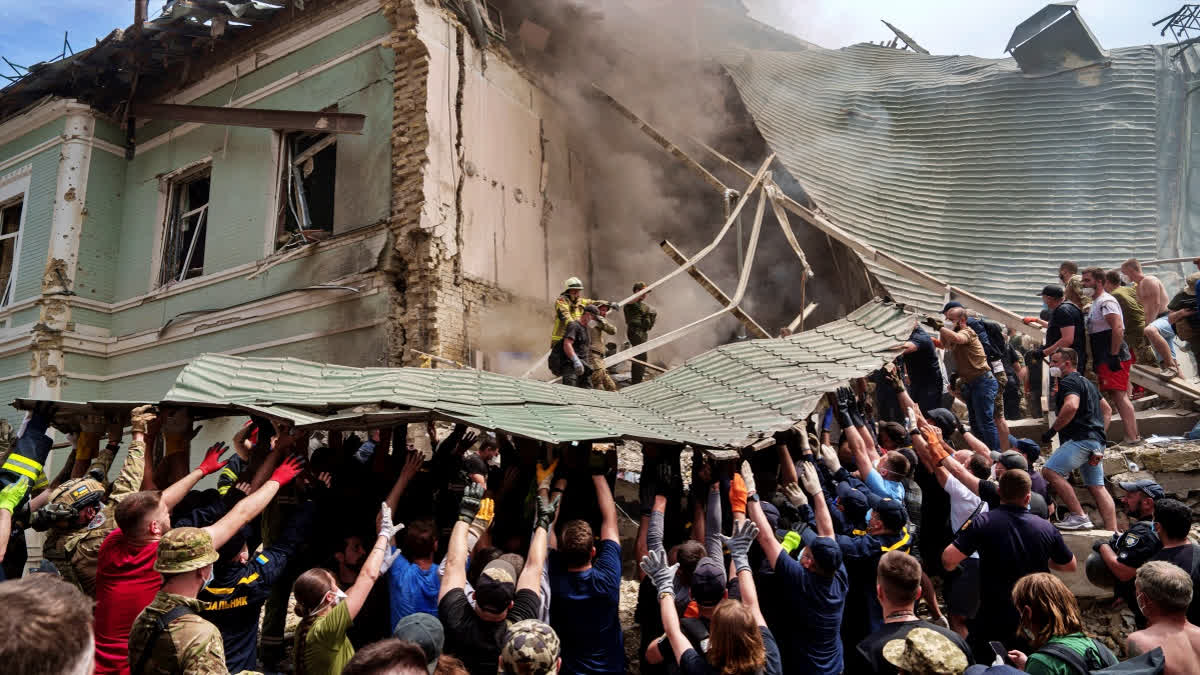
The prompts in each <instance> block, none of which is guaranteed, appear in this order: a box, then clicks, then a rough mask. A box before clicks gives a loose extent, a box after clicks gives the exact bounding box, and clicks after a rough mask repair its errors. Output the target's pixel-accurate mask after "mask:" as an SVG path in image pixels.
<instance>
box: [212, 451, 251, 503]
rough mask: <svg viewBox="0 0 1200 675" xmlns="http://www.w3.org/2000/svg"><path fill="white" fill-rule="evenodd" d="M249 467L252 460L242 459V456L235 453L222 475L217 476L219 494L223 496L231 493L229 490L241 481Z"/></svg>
mask: <svg viewBox="0 0 1200 675" xmlns="http://www.w3.org/2000/svg"><path fill="white" fill-rule="evenodd" d="M249 466H250V460H248V459H242V456H241V455H239V454H236V453H235V454H234V455H233V456H232V457H230V458H229V461H228V462H226V463H225V466H224V467H223V468H222V469H221V471H220V473H218V474H217V492H219V493H221V494H225V493H226V492H229V488H231V487H233V486H234V484H236V483H237V482H238V481H239V480H241V476H242V474H243V473H245V472H246V469H247V468H248V467H249Z"/></svg>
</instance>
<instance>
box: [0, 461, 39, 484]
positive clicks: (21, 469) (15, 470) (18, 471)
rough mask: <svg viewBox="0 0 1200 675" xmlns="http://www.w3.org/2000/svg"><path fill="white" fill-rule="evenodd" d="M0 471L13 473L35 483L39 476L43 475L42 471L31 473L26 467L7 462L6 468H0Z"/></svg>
mask: <svg viewBox="0 0 1200 675" xmlns="http://www.w3.org/2000/svg"><path fill="white" fill-rule="evenodd" d="M0 469H2V470H4V471H11V472H13V473H16V474H20V475H22V476H25V477H26V478H28V479H29V480H31V481H33V482H35V483H36V482H37V480H38V474H40V473H41V472H40V471H30V470H29V469H26V468H25V467H23V466H21V465H20V464H13V463H12V462H5V463H4V466H2V467H0Z"/></svg>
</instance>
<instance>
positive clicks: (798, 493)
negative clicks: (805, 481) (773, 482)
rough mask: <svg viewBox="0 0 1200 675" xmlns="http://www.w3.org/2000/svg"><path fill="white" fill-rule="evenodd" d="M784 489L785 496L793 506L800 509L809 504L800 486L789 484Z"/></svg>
mask: <svg viewBox="0 0 1200 675" xmlns="http://www.w3.org/2000/svg"><path fill="white" fill-rule="evenodd" d="M782 489H783V496H784V497H787V500H788V501H789V502H791V503H792V506H795V507H797V508H799V507H801V506H805V505H806V504H808V497H807V496H805V494H804V491H803V490H801V489H800V486H799V485H797V484H795V483H787V484H785V485H784V486H783V488H782Z"/></svg>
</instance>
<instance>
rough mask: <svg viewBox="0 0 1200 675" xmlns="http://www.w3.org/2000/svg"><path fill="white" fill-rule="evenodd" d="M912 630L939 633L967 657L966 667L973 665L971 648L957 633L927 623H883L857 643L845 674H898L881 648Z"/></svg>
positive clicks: (901, 638) (902, 637) (900, 638)
mask: <svg viewBox="0 0 1200 675" xmlns="http://www.w3.org/2000/svg"><path fill="white" fill-rule="evenodd" d="M914 628H927V629H929V630H931V631H934V632H937V633H941V634H942V635H945V636H946V637H947V638H949V639H950V641H951V642H953V643H954V646H955V647H958V648H959V649H960V650H962V653H963V655H964V656H966V657H967V665H972V664H974V663H975V659H974V658H972V656H971V648H970V647H968V646H967V643H966V641H965V640H963V639H962V636H960V635H959V634H958V633H955V632H954V631H952V630H950V629H948V628H942V627H941V626H939V625H937V624H936V623H929V622H928V621H920V620H917V621H900V622H897V623H885V624H884V625H883V628H881V629H879V630H877V631H875V632H874V633H871V634H870V635H868V636H867V637H866V638H865V639H864V640H863V641H862V642H859V643H858V649H855V650H854V656H853V657H852V658H853V660H852V661H851V663H850V664H849V667H847V668H846V672H847V673H887V674H889V675H890V674H891V673H897V672H899V671H898V670H897V669H896V667H895V666H893V665H892V664H890V663H888V661H887V659H885V658H883V646H884V645H886V644H887V643H888V642H890V641H892V640H903V639H904V638H905V637H906V636H907V635H908V633H909V631H911V630H912V629H914Z"/></svg>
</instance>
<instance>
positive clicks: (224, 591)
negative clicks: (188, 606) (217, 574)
mask: <svg viewBox="0 0 1200 675" xmlns="http://www.w3.org/2000/svg"><path fill="white" fill-rule="evenodd" d="M204 590H205V591H206V592H208V593H212V594H213V595H229V594H230V593H232V592H233V589H232V588H213V587H212V586H206V587H205V588H204Z"/></svg>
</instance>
